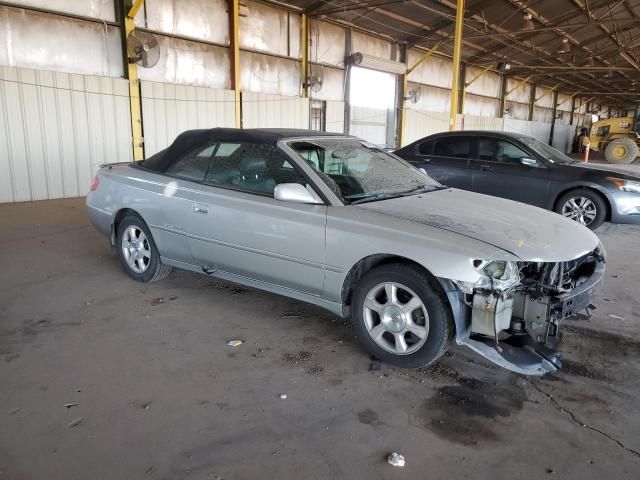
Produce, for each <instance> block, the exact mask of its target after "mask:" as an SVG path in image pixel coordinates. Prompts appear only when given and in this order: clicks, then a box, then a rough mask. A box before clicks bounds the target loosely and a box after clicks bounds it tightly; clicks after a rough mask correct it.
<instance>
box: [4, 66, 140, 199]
mask: <svg viewBox="0 0 640 480" xmlns="http://www.w3.org/2000/svg"><path fill="white" fill-rule="evenodd" d="M0 104H1V105H2V108H0V172H1V174H0V202H20V201H28V200H44V199H51V198H62V197H77V196H80V195H85V194H86V192H87V191H88V190H89V186H90V184H91V179H92V177H93V175H94V174H95V172H96V171H97V169H98V166H99V165H100V164H102V163H108V162H117V161H130V160H131V159H132V154H131V123H130V122H131V120H130V115H129V84H128V82H127V81H126V80H122V79H119V78H107V77H96V76H86V75H77V74H69V73H61V72H47V71H43V70H29V69H22V68H11V67H0Z"/></svg>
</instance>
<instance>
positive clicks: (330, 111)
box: [325, 100, 344, 133]
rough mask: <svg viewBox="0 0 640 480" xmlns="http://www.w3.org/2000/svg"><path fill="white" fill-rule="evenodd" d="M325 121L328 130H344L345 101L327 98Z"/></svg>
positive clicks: (340, 131) (339, 131) (338, 131)
mask: <svg viewBox="0 0 640 480" xmlns="http://www.w3.org/2000/svg"><path fill="white" fill-rule="evenodd" d="M326 105H327V107H326V110H325V123H326V129H327V132H336V133H343V132H344V102H338V101H332V100H327V103H326Z"/></svg>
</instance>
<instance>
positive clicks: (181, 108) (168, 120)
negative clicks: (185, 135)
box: [140, 81, 236, 157]
mask: <svg viewBox="0 0 640 480" xmlns="http://www.w3.org/2000/svg"><path fill="white" fill-rule="evenodd" d="M140 83H141V88H142V118H143V122H144V145H145V156H147V157H149V156H151V155H153V154H154V153H156V152H159V151H160V150H162V149H163V148H166V147H167V146H169V145H170V144H171V143H172V142H173V140H175V138H176V136H178V135H179V134H180V133H182V132H184V131H185V130H191V129H194V128H215V127H235V126H236V116H235V108H234V101H235V96H234V93H233V91H232V90H219V89H213V88H206V87H193V86H187V85H172V84H169V83H158V82H147V81H142V82H140Z"/></svg>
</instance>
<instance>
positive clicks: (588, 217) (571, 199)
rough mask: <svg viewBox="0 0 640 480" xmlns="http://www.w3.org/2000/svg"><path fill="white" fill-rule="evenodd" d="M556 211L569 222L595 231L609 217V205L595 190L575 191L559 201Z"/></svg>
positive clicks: (569, 192)
mask: <svg viewBox="0 0 640 480" xmlns="http://www.w3.org/2000/svg"><path fill="white" fill-rule="evenodd" d="M555 211H556V213H559V214H560V215H562V216H564V217H565V218H568V219H569V220H573V221H575V222H578V223H580V224H582V225H584V226H585V227H587V228H590V229H591V230H595V229H596V228H598V227H599V226H600V225H602V223H603V222H604V221H605V219H606V217H607V204H606V203H605V201H604V199H603V198H602V197H601V196H600V195H599V194H598V193H596V192H594V191H593V190H589V189H575V190H570V191H568V192H567V193H565V194H564V195H562V196H561V197H560V198H559V199H558V202H557V203H556V208H555Z"/></svg>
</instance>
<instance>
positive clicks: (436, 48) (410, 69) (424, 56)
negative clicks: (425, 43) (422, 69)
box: [406, 42, 444, 75]
mask: <svg viewBox="0 0 640 480" xmlns="http://www.w3.org/2000/svg"><path fill="white" fill-rule="evenodd" d="M443 43H444V42H438V43H436V44H435V45H434V46H433V47H431V48H430V49H429V50H427V51H426V52H425V53H424V54H423V55H422V56H421V57H420V58H419V59H418V61H417V62H416V63H414V64H413V65H412V66H411V67H410V68H408V69H407V72H406V75H409V74H410V73H411V72H413V71H414V70H415V69H416V68H417V67H418V66H419V65H421V64H422V62H424V61H425V60H426V59H427V58H429V57H430V56H431V55H432V54H433V53H435V52H436V51H437V50H438V49H439V48H440V47H441V46H442V44H443Z"/></svg>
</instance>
